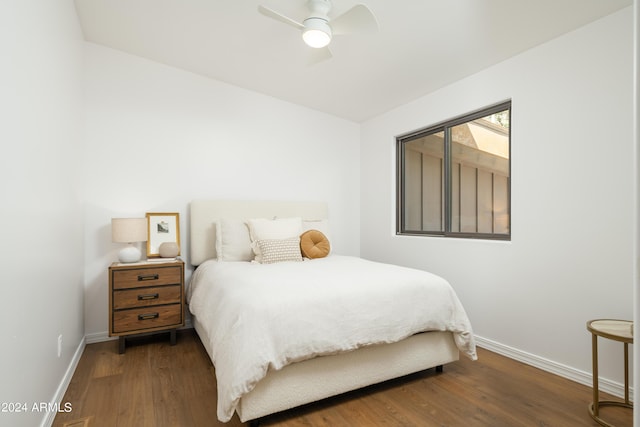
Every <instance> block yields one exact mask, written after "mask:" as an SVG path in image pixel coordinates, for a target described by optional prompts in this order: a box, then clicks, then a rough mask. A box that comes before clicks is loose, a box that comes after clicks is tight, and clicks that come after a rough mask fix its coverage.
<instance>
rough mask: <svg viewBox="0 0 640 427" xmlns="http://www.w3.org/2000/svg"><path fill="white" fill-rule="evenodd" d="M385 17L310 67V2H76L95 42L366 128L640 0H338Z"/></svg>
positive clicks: (337, 9)
mask: <svg viewBox="0 0 640 427" xmlns="http://www.w3.org/2000/svg"><path fill="white" fill-rule="evenodd" d="M359 2H361V3H365V4H366V5H367V6H368V7H369V8H370V9H371V10H372V11H373V12H374V14H375V15H376V17H377V19H378V23H379V27H380V31H379V32H378V33H377V34H374V35H366V36H364V35H348V36H335V37H334V39H333V41H332V43H331V46H330V47H331V50H332V52H333V58H332V59H330V60H328V61H325V62H321V63H319V64H316V65H313V66H309V65H308V64H307V61H308V56H307V55H308V54H309V49H311V48H308V47H307V46H306V45H304V44H303V42H302V38H301V36H300V33H299V31H298V30H296V29H295V28H292V27H289V26H287V25H284V24H282V23H280V22H277V21H275V20H272V19H269V18H267V17H265V16H264V15H261V14H260V13H258V11H257V7H258V5H259V4H263V5H265V6H267V7H269V8H271V9H274V10H277V11H278V12H281V13H283V14H285V15H287V16H289V17H291V18H294V19H296V20H298V21H299V22H300V21H302V20H303V19H304V18H305V17H306V1H305V0H76V8H77V11H78V16H79V18H80V21H81V25H82V28H83V32H84V37H85V39H86V40H87V41H90V42H93V43H97V44H101V45H104V46H108V47H111V48H114V49H119V50H122V51H125V52H128V53H131V54H134V55H138V56H141V57H144V58H147V59H150V60H153V61H157V62H160V63H164V64H167V65H170V66H173V67H177V68H181V69H184V70H188V71H191V72H194V73H197V74H200V75H203V76H207V77H210V78H213V79H217V80H221V81H224V82H227V83H230V84H233V85H237V86H240V87H243V88H247V89H250V90H254V91H257V92H261V93H264V94H267V95H271V96H274V97H276V98H280V99H283V100H286V101H290V102H293V103H296V104H299V105H303V106H307V107H310V108H313V109H316V110H320V111H324V112H326V113H329V114H332V115H335V116H339V117H343V118H345V119H348V120H353V121H356V122H360V121H363V120H366V119H368V118H370V117H373V116H375V115H378V114H381V113H383V112H386V111H388V110H390V109H392V108H394V107H397V106H399V105H402V104H405V103H407V102H409V101H412V100H414V99H416V98H418V97H420V96H423V95H425V94H427V93H429V92H432V91H434V90H436V89H438V88H440V87H442V86H445V85H447V84H449V83H452V82H454V81H456V80H459V79H460V78H463V77H465V76H468V75H471V74H473V73H476V72H478V71H480V70H482V69H484V68H487V67H489V66H491V65H493V64H496V63H498V62H500V61H503V60H505V59H507V58H509V57H511V56H513V55H515V54H517V53H519V52H522V51H524V50H526V49H529V48H531V47H533V46H536V45H539V44H541V43H544V42H545V41H547V40H550V39H552V38H555V37H557V36H559V35H561V34H564V33H566V32H569V31H571V30H573V29H575V28H578V27H580V26H582V25H585V24H587V23H589V22H592V21H594V20H596V19H598V18H600V17H603V16H605V15H608V14H610V13H613V12H615V11H617V10H619V9H621V8H623V7H626V6H630V5H631V3H632V0H439V1H436V0H396V1H391V0H333V11H332V13H331V14H330V16H335V15H337V14H341V13H342V12H344V11H346V10H347V9H349V8H350V7H352V6H353V5H355V4H357V3H359Z"/></svg>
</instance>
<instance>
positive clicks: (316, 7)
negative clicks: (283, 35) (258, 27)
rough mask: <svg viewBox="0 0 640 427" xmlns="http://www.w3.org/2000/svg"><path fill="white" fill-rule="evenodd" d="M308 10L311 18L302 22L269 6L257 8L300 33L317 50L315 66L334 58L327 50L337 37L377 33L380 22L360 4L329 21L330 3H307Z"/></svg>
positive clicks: (323, 0) (327, 0)
mask: <svg viewBox="0 0 640 427" xmlns="http://www.w3.org/2000/svg"><path fill="white" fill-rule="evenodd" d="M307 6H308V8H309V15H308V16H307V17H306V18H305V19H304V20H302V22H298V21H296V20H295V19H292V18H289V17H288V16H285V15H283V14H281V13H278V12H276V11H274V10H272V9H269V8H268V7H266V6H262V5H260V6H258V11H259V12H260V13H262V14H263V15H265V16H268V17H269V18H273V19H275V20H277V21H280V22H283V23H285V24H288V25H290V26H292V27H294V28H297V29H299V30H301V31H302V39H303V40H304V42H305V43H306V44H307V45H308V46H310V47H312V48H314V49H313V51H314V52H313V53H314V55H313V58H312V60H311V62H312V63H315V62H320V61H322V60H325V59H329V58H331V56H332V54H331V51H330V50H329V47H328V46H329V43H331V39H332V37H333V36H334V35H342V34H352V33H373V32H376V31H378V21H377V20H376V17H375V15H374V14H373V13H372V12H371V10H370V9H369V8H368V7H367V6H365V5H363V4H357V5H355V6H353V7H352V8H351V9H349V10H347V11H346V12H344V13H343V14H341V15H339V16H336V17H335V18H329V13H330V12H331V1H330V0H308V1H307Z"/></svg>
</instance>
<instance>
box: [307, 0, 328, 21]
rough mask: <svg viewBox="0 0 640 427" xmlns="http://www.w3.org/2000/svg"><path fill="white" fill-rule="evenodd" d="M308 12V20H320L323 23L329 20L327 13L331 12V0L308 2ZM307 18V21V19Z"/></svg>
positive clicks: (310, 0) (312, 0)
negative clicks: (309, 12)
mask: <svg viewBox="0 0 640 427" xmlns="http://www.w3.org/2000/svg"><path fill="white" fill-rule="evenodd" d="M307 4H308V6H309V10H310V11H311V14H310V15H309V18H320V19H324V20H325V21H328V20H329V12H330V11H331V0H309V1H308V3H307ZM309 18H307V19H309Z"/></svg>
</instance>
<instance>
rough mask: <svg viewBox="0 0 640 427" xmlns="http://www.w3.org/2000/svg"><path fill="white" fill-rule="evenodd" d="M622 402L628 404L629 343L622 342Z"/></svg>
mask: <svg viewBox="0 0 640 427" xmlns="http://www.w3.org/2000/svg"><path fill="white" fill-rule="evenodd" d="M624 403H626V404H627V405H629V403H630V402H629V344H627V343H624Z"/></svg>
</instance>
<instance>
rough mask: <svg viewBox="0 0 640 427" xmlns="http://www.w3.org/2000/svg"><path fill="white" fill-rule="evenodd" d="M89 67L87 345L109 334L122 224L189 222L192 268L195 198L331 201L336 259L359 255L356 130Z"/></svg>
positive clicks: (110, 64) (101, 64)
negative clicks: (159, 219) (175, 216)
mask: <svg viewBox="0 0 640 427" xmlns="http://www.w3.org/2000/svg"><path fill="white" fill-rule="evenodd" d="M85 58H86V82H85V83H86V85H85V86H86V87H85V102H86V111H85V119H86V121H85V126H86V128H85V133H86V156H85V159H84V164H85V193H86V221H85V235H86V237H85V242H86V263H85V264H86V270H85V275H86V290H85V291H86V294H85V315H86V319H85V322H86V332H87V334H88V340H89V341H92V340H96V339H103V338H104V337H105V336H106V333H107V331H108V325H107V318H108V311H107V309H108V307H107V304H108V298H107V284H108V279H107V267H108V266H109V264H110V263H111V262H112V261H115V260H116V259H117V252H118V250H119V248H120V247H119V246H118V245H116V244H113V243H111V234H110V233H111V231H110V219H111V218H112V217H118V216H129V215H131V216H144V215H145V212H179V213H180V223H181V237H182V238H181V243H182V250H183V257H184V258H186V260H187V261H188V259H189V255H188V238H187V237H188V221H187V220H188V205H189V202H190V201H191V200H193V199H200V198H227V199H265V200H269V199H271V200H321V201H327V202H328V203H329V215H330V225H331V237H332V243H333V244H334V249H335V250H336V253H343V254H351V255H358V254H359V231H360V230H359V227H358V223H359V217H360V214H359V206H360V204H359V203H360V201H359V191H360V181H359V178H360V171H359V165H360V157H359V156H360V154H359V150H360V146H359V142H360V139H359V138H360V127H359V125H358V124H356V123H353V122H349V121H346V120H342V119H337V118H335V117H332V116H328V115H326V114H322V113H318V112H316V111H312V110H309V109H306V108H302V107H299V106H296V105H293V104H289V103H286V102H283V101H279V100H277V99H274V98H271V97H267V96H264V95H261V94H257V93H254V92H250V91H247V90H244V89H240V88H237V87H234V86H230V85H227V84H224V83H220V82H216V81H212V80H210V79H206V78H203V77H200V76H197V75H195V74H191V73H187V72H184V71H182V70H178V69H175V68H170V67H167V66H164V65H160V64H158V63H154V62H150V61H147V60H145V59H142V58H139V57H135V56H131V55H127V54H124V53H122V52H118V51H115V50H111V49H107V48H104V47H101V46H98V45H94V44H90V43H87V44H86V46H85ZM256 72H259V71H258V70H257V71H256Z"/></svg>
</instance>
